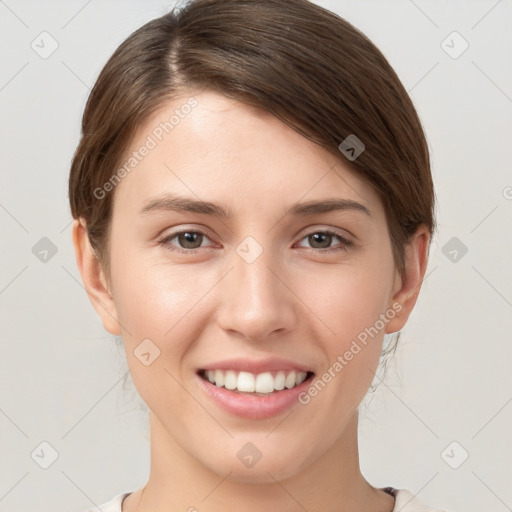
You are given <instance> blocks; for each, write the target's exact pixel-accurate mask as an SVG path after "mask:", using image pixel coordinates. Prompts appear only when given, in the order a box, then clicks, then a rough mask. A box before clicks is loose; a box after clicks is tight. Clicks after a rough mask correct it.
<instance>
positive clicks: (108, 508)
mask: <svg viewBox="0 0 512 512" xmlns="http://www.w3.org/2000/svg"><path fill="white" fill-rule="evenodd" d="M129 494H131V492H123V493H121V494H118V495H117V496H115V497H114V498H112V499H111V500H110V501H108V502H107V503H104V504H103V505H100V506H99V507H93V508H89V509H87V510H82V511H81V512H97V511H98V508H99V509H100V510H101V511H102V512H121V511H122V508H121V504H122V502H123V500H124V499H125V498H126V497H127V496H128V495H129Z"/></svg>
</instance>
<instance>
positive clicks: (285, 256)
mask: <svg viewBox="0 0 512 512" xmlns="http://www.w3.org/2000/svg"><path fill="white" fill-rule="evenodd" d="M194 98H195V100H196V102H194V106H193V108H192V109H188V108H187V109H185V110H186V111H187V112H188V111H189V110H190V113H188V114H187V115H183V117H180V118H179V122H178V123H176V125H175V126H174V128H173V129H172V131H170V132H169V133H168V134H167V133H165V131H164V132H163V134H162V133H161V131H162V130H161V129H160V130H158V129H157V128H158V127H159V126H161V125H160V123H163V122H165V121H166V120H167V121H168V120H169V118H170V117H171V116H172V115H173V113H174V112H175V110H176V109H178V110H179V109H180V106H182V105H184V104H186V103H187V100H189V96H183V97H182V98H180V99H175V100H173V101H172V102H170V103H168V104H167V105H166V106H165V108H163V109H161V110H160V111H159V112H158V113H157V114H156V115H155V116H153V117H152V119H150V120H149V122H148V123H146V124H145V125H144V126H143V127H141V128H140V129H139V132H138V134H137V137H136V139H135V140H134V141H133V144H132V146H131V149H130V151H129V153H130V154H131V153H132V152H133V151H136V150H138V149H139V148H141V147H142V146H143V145H145V144H146V145H147V141H148V136H149V137H150V138H151V139H152V140H153V141H154V142H155V143H156V145H155V147H152V148H151V149H150V150H149V151H148V152H147V153H148V154H147V155H146V156H145V157H144V158H142V159H141V161H140V162H138V163H137V165H136V167H134V168H133V170H131V171H130V172H129V173H127V175H126V176H125V177H124V178H123V179H122V181H121V182H120V183H119V184H118V185H117V186H116V188H115V195H114V202H113V219H112V230H111V238H110V247H111V254H110V257H111V260H110V262H111V269H112V270H111V276H110V277H111V283H110V284H111V290H110V291H111V294H112V302H111V305H110V306H109V308H110V309H109V311H110V313H111V314H107V312H106V309H101V308H99V309H98V312H99V314H100V315H102V319H103V321H104V325H105V327H106V328H107V329H108V330H109V331H110V332H112V333H113V334H122V337H123V341H124V346H125V349H126V355H127V359H128V364H129V368H130V371H131V375H132V378H133V381H134V383H135V386H136V387H137V389H138V391H139V393H140V395H141V397H142V398H143V399H144V401H145V402H146V403H147V405H148V407H149V409H150V411H151V414H152V421H155V422H157V423H158V424H159V426H160V430H161V431H162V432H165V435H166V436H168V438H169V440H170V444H174V445H177V446H179V447H180V449H181V450H182V451H183V452H182V453H186V454H187V456H190V457H191V458H192V459H194V460H195V461H197V462H199V463H200V464H201V465H202V466H204V467H205V468H207V469H209V470H211V471H213V472H215V473H217V474H219V475H223V476H224V475H226V474H227V473H229V472H231V476H230V478H232V479H236V480H240V481H251V482H266V481H269V477H268V473H267V471H268V472H270V473H271V474H272V475H273V476H274V477H275V478H280V479H283V478H287V477H290V476H292V475H294V474H297V473H299V472H300V471H303V470H305V469H306V468H307V467H309V466H311V465H312V464H313V463H314V462H315V461H317V460H319V458H320V457H321V456H322V455H324V454H325V453H327V452H328V450H329V449H331V448H332V447H333V446H334V445H335V444H336V443H337V442H338V441H339V439H340V438H341V436H342V434H343V431H344V428H345V426H346V425H347V423H348V422H349V420H350V419H351V418H352V417H353V416H354V414H356V411H357V406H358V405H359V403H360V402H361V400H362V399H363V397H364V395H365V393H366V392H367V390H368V387H369V385H370V384H371V382H372V379H373V377H374V373H373V372H375V371H376V368H377V365H378V360H379V355H380V351H381V348H382V340H383V336H384V333H385V332H394V331H395V330H398V329H399V328H400V327H401V325H398V324H397V322H399V321H400V320H399V315H398V311H399V309H400V308H401V306H400V305H397V304H398V303H397V302H396V298H397V293H398V291H399V289H400V286H401V280H400V279H399V277H398V275H397V273H396V271H395V266H394V262H393V258H392V251H391V244H390V237H389V233H388V230H387V226H386V219H385V214H384V210H383V207H382V204H381V202H380V200H379V197H378V195H377V193H376V192H375V191H374V190H373V189H372V188H371V187H370V186H368V185H367V184H365V183H364V182H363V181H361V180H360V179H359V178H358V177H357V176H356V175H355V174H354V173H353V172H351V171H350V170H349V169H348V168H347V167H346V166H345V164H344V162H343V160H342V157H341V156H340V158H339V159H336V158H335V157H333V156H331V155H330V154H329V153H327V152H326V151H325V150H324V149H322V148H320V147H319V146H317V145H315V144H314V143H312V142H310V141H308V140H307V139H305V138H304V137H302V136H301V135H299V134H298V133H296V132H295V131H293V130H292V129H291V128H289V127H288V126H286V125H285V124H283V123H281V122H280V121H279V120H277V119H276V118H274V117H272V116H270V115H269V114H267V113H262V112H260V111H257V110H254V109H252V108H251V107H248V106H246V105H244V104H240V103H237V102H234V101H231V100H228V99H226V98H224V97H222V96H219V95H215V94H213V93H198V94H195V95H194ZM190 104H192V103H190ZM185 110H182V112H183V111H185ZM155 134H159V136H160V138H161V140H158V137H157V135H155ZM149 145H151V146H152V144H151V143H150V144H149ZM171 195H172V197H171ZM171 199H173V200H174V202H172V201H171ZM179 200H181V203H180V202H179ZM185 201H189V202H188V203H187V202H185ZM328 201H332V203H330V204H331V205H333V204H335V203H334V202H335V201H338V203H337V207H336V208H326V207H325V205H326V204H329V203H327V202H328ZM192 202H207V203H209V204H208V205H206V206H205V205H203V206H202V207H201V208H198V207H197V205H196V207H195V208H192V206H191V205H192ZM210 203H211V204H210ZM322 203H323V208H322V207H321V206H318V205H319V204H320V205H322ZM180 204H181V207H182V208H180V207H179V206H180ZM212 204H213V205H216V206H215V207H212V206H211V205H212ZM315 204H316V206H314V205H315ZM187 205H188V206H187ZM306 206H307V208H306ZM184 207H187V208H184ZM192 210H195V211H192ZM221 210H222V211H223V212H224V214H225V215H224V214H220V211H221ZM107 309H108V308H107ZM113 317H115V318H116V319H117V320H118V323H117V322H113V321H112V318H113ZM121 326H122V327H121ZM364 333H366V336H365V335H364ZM369 333H371V334H369ZM363 340H365V342H364V341H363ZM357 347H358V348H357ZM350 354H351V356H350ZM205 369H207V370H210V371H211V373H207V372H204V370H205ZM215 370H219V371H217V372H215ZM279 374H280V375H279ZM261 375H263V376H261ZM329 375H330V378H329ZM305 377H306V380H305V381H303V382H301V381H302V380H303V379H304V378H305ZM209 378H210V379H211V380H213V381H214V382H213V383H211V382H209V381H208V379H209ZM207 381H208V382H207ZM297 383H298V385H296V384H297ZM315 383H316V385H315ZM233 386H239V387H238V388H235V389H231V390H230V389H226V387H230V388H233ZM251 386H255V387H257V389H256V390H255V391H258V390H259V391H261V392H262V393H263V394H261V395H259V394H258V393H256V392H251V389H255V388H252V387H251ZM283 386H284V389H282V388H283ZM275 388H277V390H275ZM279 388H281V390H279ZM272 389H274V391H273V392H272V393H270V392H269V391H270V390H272ZM315 389H316V391H315ZM243 390H246V391H245V392H243V393H241V392H240V391H243ZM244 393H245V394H244ZM247 443H250V444H247ZM241 450H242V451H241ZM244 450H245V451H244ZM259 454H261V459H260V460H259V461H258V462H257V464H255V465H254V466H252V467H251V466H250V464H251V463H250V457H251V456H252V457H253V458H254V457H258V456H259ZM248 456H249V458H248ZM244 457H245V458H244ZM242 458H244V460H246V461H247V464H245V463H244V464H240V461H241V460H242Z"/></svg>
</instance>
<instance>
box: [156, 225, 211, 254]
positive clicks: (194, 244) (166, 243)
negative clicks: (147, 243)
mask: <svg viewBox="0 0 512 512" xmlns="http://www.w3.org/2000/svg"><path fill="white" fill-rule="evenodd" d="M207 238H208V235H207V234H206V233H203V232H202V231H198V230H191V229H190V230H185V231H178V232H176V233H172V234H170V235H167V236H165V237H164V238H162V239H161V240H159V242H158V243H159V244H160V245H161V246H163V247H166V248H168V249H171V250H173V251H178V252H184V253H190V252H194V250H196V249H199V248H200V247H205V246H204V245H203V244H202V242H203V241H204V239H207ZM174 239H177V242H178V243H179V244H180V246H176V245H175V244H174V243H172V241H173V240H174ZM206 247H211V246H206Z"/></svg>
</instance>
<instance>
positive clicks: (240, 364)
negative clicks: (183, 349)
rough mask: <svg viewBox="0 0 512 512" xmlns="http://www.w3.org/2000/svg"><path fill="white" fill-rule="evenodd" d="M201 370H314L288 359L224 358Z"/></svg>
mask: <svg viewBox="0 0 512 512" xmlns="http://www.w3.org/2000/svg"><path fill="white" fill-rule="evenodd" d="M199 370H234V371H242V372H249V373H254V374H255V375H257V374H259V373H264V372H271V371H278V370H284V371H286V370H287V371H292V370H295V371H299V372H312V370H311V369H310V368H309V367H308V366H305V365H303V364H300V363H295V362H293V361H289V360H286V359H276V358H272V359H259V360H249V359H241V358H237V359H224V360H222V361H216V362H214V363H209V364H207V365H205V366H202V367H201V368H200V369H199Z"/></svg>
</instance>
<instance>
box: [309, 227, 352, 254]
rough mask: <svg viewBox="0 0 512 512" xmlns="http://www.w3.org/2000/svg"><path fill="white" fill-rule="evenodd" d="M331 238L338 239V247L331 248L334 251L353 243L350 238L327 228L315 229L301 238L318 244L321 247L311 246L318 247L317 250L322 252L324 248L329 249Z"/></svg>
mask: <svg viewBox="0 0 512 512" xmlns="http://www.w3.org/2000/svg"><path fill="white" fill-rule="evenodd" d="M333 238H337V239H338V240H339V241H340V244H339V247H334V248H332V250H335V251H336V250H338V249H347V248H348V247H351V246H352V245H353V244H352V242H351V241H350V240H347V239H346V238H344V237H343V236H341V235H339V234H338V233H335V232H334V231H329V230H325V231H315V232H313V233H310V234H309V235H306V236H305V237H304V238H303V239H302V240H308V241H309V243H310V244H311V243H313V244H320V246H321V247H314V246H313V247H312V248H313V249H318V251H319V252H323V251H325V250H330V249H331V242H332V240H333Z"/></svg>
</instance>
